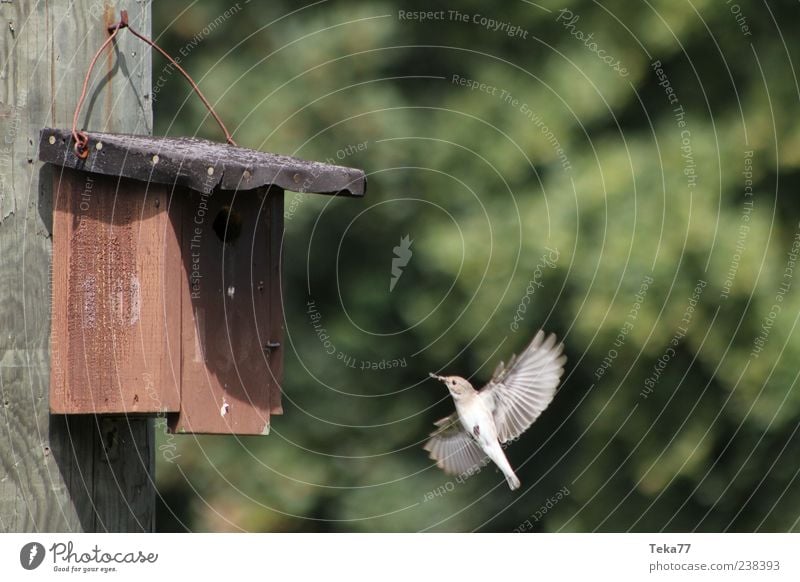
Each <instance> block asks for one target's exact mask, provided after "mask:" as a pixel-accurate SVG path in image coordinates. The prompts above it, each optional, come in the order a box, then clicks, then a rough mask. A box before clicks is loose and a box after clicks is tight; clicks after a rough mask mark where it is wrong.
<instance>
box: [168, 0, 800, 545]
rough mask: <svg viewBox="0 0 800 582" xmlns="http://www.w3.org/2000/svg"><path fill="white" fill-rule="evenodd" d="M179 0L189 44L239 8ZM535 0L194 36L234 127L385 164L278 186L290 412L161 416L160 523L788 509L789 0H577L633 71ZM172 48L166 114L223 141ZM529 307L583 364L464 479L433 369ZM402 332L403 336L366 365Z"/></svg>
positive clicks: (198, 62)
mask: <svg viewBox="0 0 800 582" xmlns="http://www.w3.org/2000/svg"><path fill="white" fill-rule="evenodd" d="M177 4H180V3H172V2H171V3H169V4H166V3H156V4H154V17H155V23H156V24H155V29H156V30H155V35H156V36H159V35H160V36H159V38H160V40H161V41H162V42H163V43H164V44H165V46H166V47H167V48H168V50H170V51H172V52H175V53H179V51H180V50H181V49H182V48H184V49H185V47H187V46H190V43H191V42H192V39H193V38H195V39H197V37H196V36H195V35H197V34H198V33H199V31H202V30H203V29H204V27H207V26H208V23H210V22H214V21H215V19H218V17H219V16H220V15H221V14H223V13H224V12H225V10H227V9H230V7H231V5H230V4H228V3H227V2H223V1H221V0H215V1H208V2H204V3H202V4H201V3H186V2H184V3H182V4H181V8H180V9H177V8H176V5H177ZM541 5H542V6H545V7H550V10H551V11H550V12H548V11H546V10H543V9H542V8H537V7H536V6H535V5H534V4H533V3H528V2H517V3H508V5H504V7H503V10H502V11H501V10H497V9H494V8H492V7H491V6H489V5H488V4H486V3H483V2H477V1H474V0H473V1H468V2H462V3H461V7H460V8H459V9H458V10H459V11H460V12H461V13H463V14H467V15H469V18H470V19H471V18H472V17H473V16H474V15H476V14H482V15H486V16H488V17H491V18H494V19H496V20H498V21H502V22H508V23H511V24H515V25H518V26H520V27H521V28H522V29H523V30H524V31H527V35H526V36H527V38H520V37H516V38H512V37H509V36H508V35H506V34H503V32H502V31H501V30H498V31H492V30H489V29H487V28H486V27H483V26H481V25H480V24H477V23H474V22H472V21H471V20H470V21H469V22H466V23H465V22H460V21H454V20H450V19H447V18H446V19H445V20H443V21H436V22H416V21H410V20H404V19H402V18H400V17H399V14H398V11H399V10H407V11H410V10H431V9H438V8H430V7H429V5H428V3H423V2H419V1H414V2H409V3H406V4H402V3H393V2H382V3H380V4H376V3H370V2H334V1H331V2H324V3H322V4H319V5H310V6H308V7H305V8H300V7H298V6H296V5H295V4H294V3H290V2H285V1H277V2H270V3H265V4H263V5H262V4H258V5H256V3H240V4H238V6H239V7H240V9H239V10H237V12H236V13H235V14H233V15H232V16H231V17H230V18H228V19H224V20H223V21H222V22H220V23H218V26H215V27H214V30H213V31H211V32H210V33H209V34H207V35H203V36H202V38H200V42H199V43H195V44H196V45H197V47H196V48H194V49H190V50H186V51H185V52H186V53H187V54H186V56H185V58H183V59H182V64H183V65H185V66H186V68H187V70H189V72H190V73H191V74H193V75H194V76H195V78H197V79H200V80H201V81H200V85H201V87H202V89H203V90H204V91H205V93H206V94H207V95H208V96H209V98H210V99H211V100H212V102H215V103H216V106H217V107H218V110H219V112H220V114H221V115H222V117H223V118H224V119H226V120H229V125H231V126H233V127H235V128H236V131H235V135H236V139H237V140H238V142H239V143H240V144H241V145H245V146H248V147H253V148H258V149H263V150H268V151H273V152H279V153H285V154H291V155H297V156H300V157H303V158H307V159H319V160H331V161H333V162H335V163H340V164H343V165H349V166H356V167H361V168H364V169H365V170H366V171H367V172H368V173H369V191H368V194H367V196H366V198H365V199H364V200H363V201H357V200H340V199H330V198H323V197H316V196H307V195H295V194H293V193H287V195H286V200H287V206H288V204H289V203H290V201H296V211H295V212H294V214H293V215H292V216H291V217H287V221H286V236H285V249H284V252H285V258H286V260H285V279H284V284H283V288H284V306H285V312H286V332H287V340H288V341H289V342H290V343H289V346H290V349H289V350H288V353H287V358H286V369H285V381H284V386H283V390H284V398H285V414H284V416H282V417H276V418H273V423H272V434H271V435H270V436H269V437H266V438H246V439H241V438H234V437H203V438H194V437H191V436H176V437H169V438H174V441H173V442H175V443H177V451H176V452H177V454H179V455H180V456H179V457H177V460H176V462H175V463H167V462H165V461H163V460H160V462H159V465H158V477H159V489H160V491H161V492H162V495H163V503H162V506H161V514H160V517H159V527H160V528H161V529H164V530H172V529H178V530H181V529H184V528H186V529H191V530H233V531H235V530H242V529H243V530H269V531H295V530H307V531H329V530H334V531H374V530H379V531H383V530H386V531H417V530H458V531H461V530H473V529H478V530H487V531H495V530H496V531H511V530H513V529H515V528H518V527H519V526H520V524H523V523H524V522H525V521H526V520H529V519H530V520H531V522H529V523H530V524H531V527H532V528H533V529H534V530H536V531H539V530H544V531H557V530H562V531H587V530H589V531H592V530H605V531H624V530H641V531H653V530H661V529H664V530H687V529H697V530H701V531H722V530H736V531H749V530H755V529H758V530H790V529H794V530H797V529H798V517H797V516H798V507H800V489H798V487H796V486H795V483H796V479H797V473H798V470H797V469H796V465H797V462H796V459H797V457H798V453H799V452H800V438H798V435H797V427H798V416H799V415H800V391H798V388H797V386H796V384H797V374H798V372H797V371H798V366H797V362H798V361H800V353H798V352H800V345H799V344H798V342H797V340H796V333H795V327H796V325H797V317H798V316H797V314H798V313H800V295H798V290H797V287H798V286H800V282H799V281H797V278H796V277H794V275H795V273H794V271H793V267H794V265H793V264H792V263H790V262H789V261H790V258H791V257H790V255H789V253H790V252H791V251H792V243H793V241H794V240H795V237H796V236H797V235H798V229H799V228H800V227H799V226H798V208H799V206H798V203H797V202H796V197H795V196H794V195H795V194H796V191H797V188H796V186H798V184H800V181H798V176H800V173H799V172H800V155H798V152H800V147H798V145H799V144H798V137H797V136H798V135H800V132H799V131H798V124H800V121H799V120H800V115H798V106H797V105H798V89H797V82H796V79H795V76H793V73H792V70H793V69H791V67H792V59H793V58H794V57H795V56H796V54H797V52H798V50H799V49H800V45H799V44H798V39H797V35H793V34H790V30H789V26H788V25H787V24H786V23H788V22H791V19H792V18H793V17H794V16H796V14H795V12H796V7H794V6H791V5H789V4H788V3H778V5H777V6H771V7H770V9H766V7H765V6H764V7H760V6H758V7H757V6H755V5H751V4H747V3H741V7H742V10H743V11H744V14H745V16H746V17H747V23H748V25H749V27H750V30H751V31H752V35H751V36H746V35H745V34H744V33H743V31H742V30H741V29H740V27H739V24H738V23H737V21H736V19H735V17H734V15H733V14H732V13H731V11H730V8H729V6H728V5H726V4H725V3H722V2H710V1H704V2H698V1H695V2H693V3H691V4H681V3H674V2H667V1H666V0H664V1H659V2H651V3H629V2H623V1H622V0H616V1H610V2H604V3H602V5H601V4H598V3H595V2H590V1H588V0H581V1H576V2H571V3H569V10H570V11H571V12H572V13H573V14H574V15H579V17H580V18H579V20H578V21H577V22H575V23H574V28H575V30H580V31H583V32H584V33H585V34H589V33H594V36H593V40H594V42H596V44H597V46H598V47H600V48H602V49H603V50H605V51H606V54H609V55H613V56H614V57H615V58H617V59H619V60H620V61H621V62H622V63H624V65H625V67H626V69H627V71H628V75H627V76H622V75H620V74H618V73H617V72H615V71H614V70H613V69H612V68H611V67H609V66H608V65H606V64H605V63H604V62H602V61H601V60H600V58H598V54H597V53H596V52H594V51H593V50H592V49H591V47H590V46H588V44H587V43H585V42H583V41H581V40H580V39H579V38H576V37H575V36H574V35H573V34H574V32H573V34H570V32H571V30H570V29H568V28H567V27H565V26H564V22H559V21H557V18H558V14H559V13H558V11H559V10H560V9H561V5H555V4H553V3H550V2H542V3H541ZM447 9H448V8H445V10H447ZM292 11H294V12H292ZM781 23H783V24H781ZM779 24H780V28H778V25H779ZM751 43H752V48H751ZM181 54H182V53H181ZM654 61H660V63H661V67H662V68H663V71H664V73H665V75H666V79H667V80H668V83H669V85H670V86H671V88H672V89H673V90H674V92H675V95H676V96H677V99H678V101H677V103H670V102H669V101H668V96H667V93H666V92H665V88H664V86H660V85H659V82H660V79H659V77H658V76H657V74H656V72H655V70H654V69H655V68H654V67H653V66H652V64H653V62H654ZM162 67H163V64H160V61H158V60H156V63H155V66H154V76H155V78H156V79H158V78H159V76H160V75H166V79H165V83H164V87H163V88H162V89H160V91H159V92H158V93H157V95H155V106H156V132H157V133H169V134H171V135H194V134H198V135H202V136H204V137H208V138H212V139H215V138H216V139H218V138H219V132H218V130H217V128H215V127H214V126H213V125H212V124H211V123H210V122H209V120H208V118H207V116H206V114H205V112H204V111H203V109H202V106H201V105H200V103H199V102H198V101H197V100H196V99H194V98H193V97H192V96H190V95H189V93H188V90H187V88H186V85H185V84H184V82H183V81H182V80H181V79H180V78H179V77H177V76H176V75H174V74H168V73H165V71H164V70H163V69H162ZM453 75H459V76H460V77H462V78H466V79H471V80H476V81H478V82H479V83H485V84H486V85H487V86H490V87H495V88H497V90H496V92H495V94H490V93H491V91H489V92H482V91H479V90H474V91H471V90H469V89H468V88H467V87H464V86H460V85H458V84H457V83H454V82H453ZM506 95H508V96H509V98H508V99H506V97H505V96H506ZM514 100H516V101H514ZM677 106H680V107H682V110H683V113H684V114H685V116H681V115H680V114H679V113H676V110H675V108H676V107H677ZM681 122H683V123H685V125H684V126H681V125H680V123H681ZM543 126H544V127H543ZM548 130H549V131H550V132H552V133H547V132H548ZM357 144H364V147H362V148H360V149H359V148H357V147H355V146H357ZM559 147H560V148H562V149H563V154H562V153H561V152H559V151H558V148H559ZM682 147H683V149H682ZM749 152H752V157H749V156H750V154H749ZM689 156H690V157H689ZM748 159H749V160H751V161H752V167H751V172H752V196H745V185H746V184H745V178H746V176H744V175H743V171H744V170H745V169H746V168H745V164H746V160H748ZM749 202H752V206H750V207H748V206H747V203H749ZM743 233H744V234H743ZM405 235H409V236H410V238H411V239H413V243H412V250H413V257H412V259H411V260H410V262H409V264H408V266H407V267H405V269H404V270H403V273H402V276H401V278H400V279H399V280H398V282H397V284H396V287H395V289H394V290H393V291H392V292H390V291H389V279H390V271H391V265H392V258H393V256H394V255H393V247H395V246H396V245H398V244H399V241H400V239H401V237H403V236H405ZM547 249H555V250H556V251H557V253H558V260H557V261H556V264H555V265H554V268H551V267H545V268H542V269H540V273H539V274H538V275H536V269H537V264H538V263H539V262H540V260H541V258H542V256H546V254H547V253H548V252H549V251H548V250H547ZM535 277H538V278H537V280H538V281H540V282H541V283H542V286H541V287H536V289H535V293H533V294H531V295H530V299H531V300H530V303H528V304H527V310H526V311H525V312H524V314H523V320H522V322H521V323H520V326H519V331H513V330H512V328H511V323H512V321H513V320H514V316H515V314H517V313H518V309H519V307H518V306H519V305H520V303H521V300H522V298H523V296H525V294H526V289H527V288H528V286H529V282H530V281H531V280H532V279H534V278H535ZM646 278H652V284H650V285H649V287H648V288H647V290H646V292H645V293H644V296H643V298H642V299H641V301H640V304H639V309H638V311H636V317H635V318H632V317H631V316H630V313H631V310H632V309H633V308H634V307H635V305H637V293H640V291H641V289H642V282H643V281H644V280H646ZM781 284H788V285H789V286H790V288H788V289H785V288H784V291H785V292H782V287H781ZM698 285H700V286H699V287H698ZM698 290H699V291H698ZM693 294H694V298H693ZM309 300H313V301H314V302H315V305H316V308H317V309H318V311H319V313H320V314H321V319H322V322H323V323H322V325H323V326H324V327H325V329H326V330H327V333H328V335H329V336H330V338H331V341H332V344H333V345H334V346H335V351H334V353H333V354H328V353H326V350H325V346H323V344H322V343H321V342H320V340H319V338H318V336H317V334H316V333H315V332H314V329H313V327H312V325H311V321H310V319H309V317H308V315H307V313H306V310H307V307H306V304H307V302H308V301H309ZM773 305H778V308H779V312H775V311H776V310H775V308H773ZM771 311H772V312H775V313H774V316H770V312H771ZM626 323H627V324H630V325H629V326H627V327H626ZM540 327H543V328H545V329H548V330H550V331H554V332H556V333H558V335H559V336H560V337H563V338H564V339H565V343H566V350H567V353H568V356H569V362H568V364H567V374H566V379H565V381H564V384H563V386H562V387H561V389H560V392H559V393H558V395H557V396H556V398H555V400H554V402H553V403H552V405H551V406H550V408H549V409H548V410H547V411H546V412H545V414H544V415H543V416H542V418H541V419H540V420H539V421H538V422H537V423H536V424H535V425H534V426H533V427H532V428H531V429H530V430H529V431H528V432H527V433H526V434H525V435H524V437H523V438H522V439H521V440H520V441H519V442H517V443H514V444H513V445H512V446H511V447H509V449H508V450H507V452H508V454H509V458H510V460H511V463H512V465H514V466H515V467H518V468H519V471H518V472H519V475H520V477H521V479H522V482H523V489H522V490H521V493H516V494H512V493H511V492H509V491H508V489H507V487H506V486H505V483H504V481H503V478H502V475H500V474H499V473H497V472H496V471H495V470H494V469H493V468H492V467H487V468H486V469H484V470H483V471H481V473H480V474H478V475H476V476H473V477H471V478H470V479H468V480H466V482H464V483H457V482H456V481H455V480H454V478H451V477H448V476H446V475H444V474H443V473H441V472H440V471H439V470H437V469H436V468H435V467H432V466H431V463H430V461H429V460H428V459H427V456H426V454H425V452H424V451H423V450H422V448H421V445H422V443H423V442H424V440H425V437H426V435H427V434H428V432H429V431H430V429H431V427H432V424H431V423H432V422H433V421H434V420H435V419H437V418H439V417H440V416H443V415H445V414H448V413H449V412H450V410H451V407H452V404H451V402H450V401H449V398H448V397H447V395H446V393H445V392H444V391H443V390H442V388H441V386H439V385H435V384H434V383H433V382H431V381H429V380H428V379H427V373H428V372H429V371H438V370H445V371H447V372H451V373H460V374H462V375H465V376H471V375H474V377H475V379H476V382H480V381H485V380H486V379H488V378H489V376H490V374H491V371H492V369H493V368H494V365H495V363H496V362H497V360H498V359H501V358H508V357H509V356H510V355H511V353H513V352H514V351H518V350H519V349H521V348H522V347H524V345H525V343H526V342H527V341H528V340H529V339H530V337H531V336H532V335H533V333H534V332H535V331H536V330H537V329H539V328H540ZM623 329H625V330H626V331H625V334H624V335H623V336H622V337H623V339H622V341H621V342H620V339H619V338H620V333H621V330H623ZM764 330H767V332H766V333H767V335H766V336H764V335H763V334H764ZM760 334H761V336H760ZM759 337H762V338H764V344H763V349H762V350H761V351H758V352H757V353H756V348H757V347H758V345H759V344H758V341H759V340H758V338H759ZM673 340H674V341H673ZM349 358H352V359H353V360H352V361H353V362H354V366H355V367H350V366H348V365H347V362H349V361H350V360H349ZM604 359H606V361H607V362H609V365H608V367H607V368H605V369H603V362H604ZM383 360H386V361H391V360H401V361H402V362H403V363H404V365H402V366H399V367H394V368H388V369H382V370H381V369H378V370H372V369H366V370H362V369H360V368H361V366H362V362H364V361H366V362H380V361H383ZM659 361H661V362H662V364H663V365H662V364H659ZM664 362H666V363H664ZM648 382H650V384H648ZM648 390H649V391H648ZM166 438H167V437H165V436H162V437H161V439H162V441H164V440H165V439H166ZM563 487H567V488H568V489H569V491H570V493H569V495H567V496H566V497H564V499H563V500H560V501H559V502H558V504H557V505H556V506H554V507H553V508H552V509H550V510H548V511H546V513H545V515H544V516H543V517H542V518H541V519H540V520H538V521H535V522H534V520H533V519H532V516H533V515H534V514H535V513H536V512H537V511H539V510H540V508H541V507H542V506H543V505H544V504H545V502H546V500H547V499H548V498H549V497H551V496H553V495H554V494H555V493H556V492H557V491H558V490H560V489H561V488H563ZM433 492H438V494H433Z"/></svg>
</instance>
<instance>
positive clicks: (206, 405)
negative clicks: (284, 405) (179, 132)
mask: <svg viewBox="0 0 800 582" xmlns="http://www.w3.org/2000/svg"><path fill="white" fill-rule="evenodd" d="M265 197H266V192H265V191H263V190H261V191H259V192H240V193H234V192H229V191H219V190H217V191H214V192H213V193H212V194H202V193H200V192H196V191H189V192H188V193H186V195H185V196H180V197H179V196H178V195H176V197H174V198H173V202H175V200H176V199H178V198H180V199H182V200H184V201H185V204H184V206H183V208H182V213H183V235H182V239H183V245H182V248H183V270H184V277H183V283H182V287H183V298H182V306H183V307H182V312H183V317H182V321H183V326H182V345H183V357H182V361H183V367H182V388H181V410H180V413H179V414H176V415H169V418H170V428H171V430H173V431H175V432H192V433H221V434H228V433H235V434H255V435H257V434H266V432H267V431H268V430H269V419H270V408H271V407H270V392H271V385H272V383H273V382H272V379H271V373H270V369H269V364H268V359H267V355H266V354H265V352H264V350H263V347H264V346H263V344H262V338H268V337H269V331H270V330H269V321H268V319H269V298H270V283H269V276H270V270H269V262H270V259H271V257H270V255H269V253H268V252H266V250H267V249H268V245H269V226H270V223H269V217H268V213H267V211H266V208H267V205H268V204H267V202H266V200H265ZM228 216H229V217H230V218H226V217H228ZM226 224H227V231H226ZM225 236H227V237H228V238H227V242H223V239H222V238H221V237H225Z"/></svg>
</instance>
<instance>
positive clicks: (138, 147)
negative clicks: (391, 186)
mask: <svg viewBox="0 0 800 582" xmlns="http://www.w3.org/2000/svg"><path fill="white" fill-rule="evenodd" d="M87 135H88V136H89V144H88V147H89V156H88V157H87V158H86V159H81V158H79V157H78V156H77V155H76V154H75V152H74V150H73V147H72V146H73V140H72V134H71V131H70V130H68V129H50V128H45V129H43V130H42V131H41V133H40V136H39V159H40V160H41V161H43V162H49V163H52V164H57V165H59V166H64V167H67V168H74V169H76V170H83V171H85V172H92V173H95V174H105V175H109V176H123V177H126V178H133V179H135V180H141V181H143V182H155V183H159V184H170V185H171V184H177V185H180V186H187V187H189V188H191V189H193V190H198V191H200V192H204V193H210V192H211V191H212V190H214V189H215V188H217V187H219V188H221V189H223V190H252V189H255V188H259V187H261V186H269V185H275V186H278V187H280V188H283V189H284V190H292V191H294V192H309V193H317V194H340V195H344V196H363V195H364V192H365V190H366V187H367V178H366V176H365V174H364V172H363V171H362V170H358V169H355V168H347V167H344V166H334V165H331V164H323V163H320V162H308V161H305V160H301V159H298V158H293V157H291V156H283V155H279V154H269V153H265V152H260V151H256V150H251V149H247V148H242V147H238V146H232V145H229V144H223V143H217V142H212V141H207V140H204V139H198V138H191V137H181V138H174V137H152V136H146V135H125V134H116V133H95V132H90V133H88V134H87Z"/></svg>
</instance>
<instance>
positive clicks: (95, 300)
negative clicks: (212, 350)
mask: <svg viewBox="0 0 800 582" xmlns="http://www.w3.org/2000/svg"><path fill="white" fill-rule="evenodd" d="M54 174H55V176H54V179H53V191H54V196H55V203H54V216H53V322H52V338H51V362H52V364H51V376H50V411H51V412H53V413H54V414H81V413H83V414H87V413H92V414H107V413H126V414H135V413H159V412H177V411H178V409H179V406H180V390H179V388H180V374H179V371H180V360H179V354H178V350H177V348H178V346H179V342H178V341H176V340H177V339H178V338H179V337H180V325H181V322H180V309H179V308H176V306H175V305H174V302H175V301H179V300H180V278H179V272H180V268H181V257H180V246H179V241H178V238H177V236H176V234H175V231H174V229H173V226H172V222H171V220H170V217H169V213H168V195H167V191H166V187H164V186H162V185H159V184H152V185H148V184H145V183H143V182H139V181H138V180H128V179H118V178H111V177H109V176H103V175H99V174H90V173H88V172H80V171H77V170H70V169H68V168H54ZM178 305H180V304H178ZM170 339H172V340H173V342H172V347H173V348H174V349H173V350H172V351H173V353H174V354H175V356H174V359H173V358H171V357H170V353H171V350H170V347H171V346H170Z"/></svg>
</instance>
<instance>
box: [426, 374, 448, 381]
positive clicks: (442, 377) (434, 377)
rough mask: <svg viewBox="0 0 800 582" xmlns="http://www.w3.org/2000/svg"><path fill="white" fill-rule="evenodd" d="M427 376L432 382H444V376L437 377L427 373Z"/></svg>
mask: <svg viewBox="0 0 800 582" xmlns="http://www.w3.org/2000/svg"><path fill="white" fill-rule="evenodd" d="M428 376H430V377H431V378H433V379H434V380H439V382H444V381H445V377H444V376H437V375H436V374H434V373H433V372H428Z"/></svg>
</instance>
